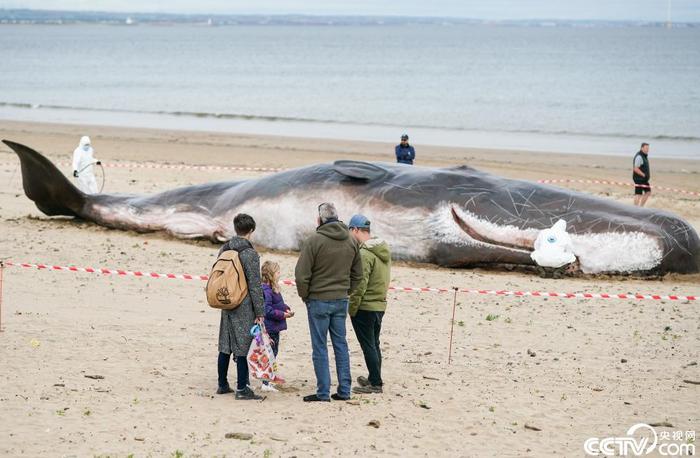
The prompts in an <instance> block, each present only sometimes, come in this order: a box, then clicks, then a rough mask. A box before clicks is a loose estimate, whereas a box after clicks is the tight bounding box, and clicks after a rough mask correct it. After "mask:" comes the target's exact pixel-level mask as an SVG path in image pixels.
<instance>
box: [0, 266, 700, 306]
mask: <svg viewBox="0 0 700 458" xmlns="http://www.w3.org/2000/svg"><path fill="white" fill-rule="evenodd" d="M5 265H6V266H9V267H23V268H27V269H39V270H57V271H69V272H86V273H92V274H103V275H118V276H133V277H146V278H170V279H177V280H202V281H207V280H208V279H209V276H208V275H190V274H161V273H155V272H142V271H132V270H123V269H106V268H104V267H98V268H93V267H74V266H69V267H65V266H53V265H48V264H30V263H15V262H11V261H7V262H5ZM280 283H282V284H284V285H289V286H294V285H296V283H295V282H294V280H291V279H284V280H281V281H280ZM389 290H390V291H396V292H417V293H425V292H434V293H448V292H454V291H455V288H419V287H406V286H390V287H389ZM456 290H457V292H459V293H467V294H486V295H492V296H515V297H560V298H565V299H640V300H641V299H647V300H657V301H660V300H661V301H697V300H700V296H697V295H692V296H690V295H662V294H632V293H620V294H613V293H557V292H544V291H506V290H488V289H468V288H456Z"/></svg>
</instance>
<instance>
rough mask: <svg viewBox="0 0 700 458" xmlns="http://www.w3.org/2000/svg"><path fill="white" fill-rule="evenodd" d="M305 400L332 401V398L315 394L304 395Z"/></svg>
mask: <svg viewBox="0 0 700 458" xmlns="http://www.w3.org/2000/svg"><path fill="white" fill-rule="evenodd" d="M304 402H331V400H330V399H321V398H319V397H318V396H317V395H315V394H310V395H308V396H304Z"/></svg>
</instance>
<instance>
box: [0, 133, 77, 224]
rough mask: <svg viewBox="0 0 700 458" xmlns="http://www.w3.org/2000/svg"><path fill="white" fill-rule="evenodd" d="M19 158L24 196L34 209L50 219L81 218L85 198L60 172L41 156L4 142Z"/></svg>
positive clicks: (11, 142)
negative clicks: (33, 204) (60, 217)
mask: <svg viewBox="0 0 700 458" xmlns="http://www.w3.org/2000/svg"><path fill="white" fill-rule="evenodd" d="M2 142H3V143H4V144H6V145H7V146H9V147H10V148H12V150H13V151H14V152H15V153H17V156H19V160H20V163H21V165H22V186H23V187H24V193H25V194H26V195H27V197H29V198H30V199H31V200H33V201H34V203H35V204H36V206H37V208H38V209H39V210H41V211H42V212H43V213H45V214H46V215H49V216H59V215H64V216H80V215H81V213H82V209H83V207H84V206H85V202H86V200H87V195H86V194H84V193H83V192H81V191H80V190H79V189H78V188H76V187H75V186H74V185H73V183H71V182H70V181H69V180H68V178H66V176H65V175H64V174H63V173H61V171H60V170H58V168H57V167H56V166H55V165H54V164H53V163H52V162H51V161H50V160H48V159H47V158H46V157H44V156H43V155H42V154H41V153H38V152H37V151H34V150H33V149H31V148H29V147H28V146H25V145H22V144H20V143H15V142H13V141H10V140H3V141H2Z"/></svg>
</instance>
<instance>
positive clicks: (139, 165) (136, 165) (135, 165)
mask: <svg viewBox="0 0 700 458" xmlns="http://www.w3.org/2000/svg"><path fill="white" fill-rule="evenodd" d="M14 165H17V164H11V163H5V164H0V166H1V167H9V166H14ZM58 165H60V166H62V167H68V166H70V165H71V164H70V163H68V162H59V163H58ZM102 166H103V167H106V168H116V169H168V170H199V171H209V172H212V171H237V172H281V171H283V170H286V169H284V168H276V167H239V166H226V165H186V164H155V163H150V162H114V163H102ZM537 183H540V184H559V183H578V184H605V185H614V186H634V187H637V188H649V189H656V190H659V191H670V192H677V193H680V194H686V195H689V196H700V192H696V191H686V190H685V189H677V188H668V187H665V186H651V185H645V184H633V183H626V182H622V181H608V180H583V179H577V180H575V179H551V180H550V179H541V180H537Z"/></svg>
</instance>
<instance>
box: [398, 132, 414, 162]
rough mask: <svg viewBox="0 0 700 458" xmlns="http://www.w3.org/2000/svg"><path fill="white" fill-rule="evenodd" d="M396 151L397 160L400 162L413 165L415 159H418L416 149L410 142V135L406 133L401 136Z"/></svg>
mask: <svg viewBox="0 0 700 458" xmlns="http://www.w3.org/2000/svg"><path fill="white" fill-rule="evenodd" d="M394 152H395V153H396V162H398V163H399V164H408V165H413V161H414V160H415V159H416V150H415V148H413V146H411V145H409V144H408V135H406V134H403V135H402V136H401V143H399V144H398V145H396V148H394Z"/></svg>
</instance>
